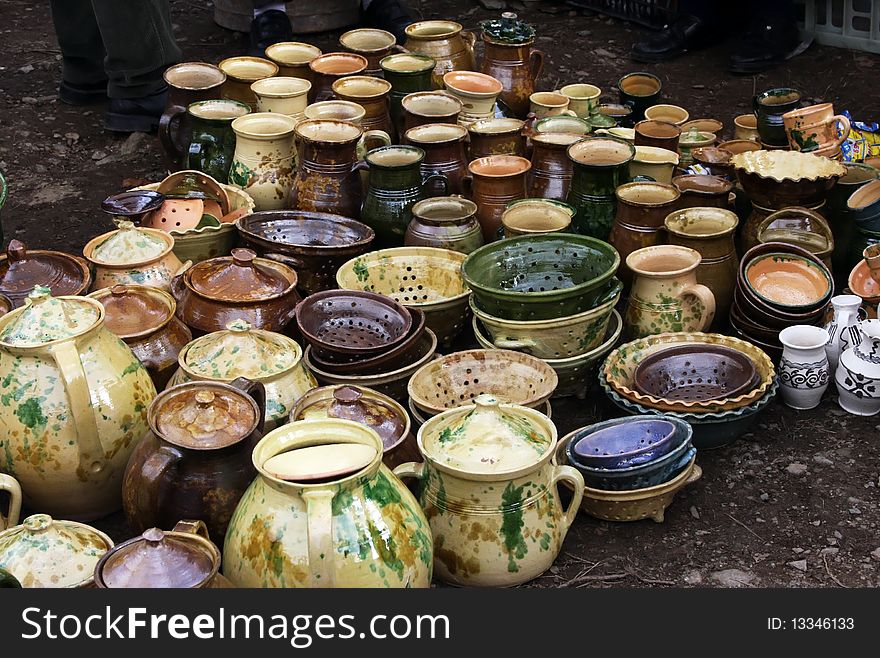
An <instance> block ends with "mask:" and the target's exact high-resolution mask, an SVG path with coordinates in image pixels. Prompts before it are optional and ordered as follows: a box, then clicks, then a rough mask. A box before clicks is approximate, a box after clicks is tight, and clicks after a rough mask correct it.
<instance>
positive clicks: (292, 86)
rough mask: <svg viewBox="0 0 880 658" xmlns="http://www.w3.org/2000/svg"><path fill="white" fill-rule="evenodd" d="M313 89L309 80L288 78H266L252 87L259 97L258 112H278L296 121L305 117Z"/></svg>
mask: <svg viewBox="0 0 880 658" xmlns="http://www.w3.org/2000/svg"><path fill="white" fill-rule="evenodd" d="M311 88H312V83H311V82H309V81H308V80H303V79H302V78H288V77H275V78H265V79H263V80H257V81H256V82H255V83H253V84H252V85H251V91H253V92H254V95H255V96H256V97H257V112H278V113H279V114H286V115H287V116H289V117H293V118H294V119H302V118H303V117H304V116H305V114H304V113H305V109H306V106H307V105H308V104H309V99H308V94H309V90H310V89H311Z"/></svg>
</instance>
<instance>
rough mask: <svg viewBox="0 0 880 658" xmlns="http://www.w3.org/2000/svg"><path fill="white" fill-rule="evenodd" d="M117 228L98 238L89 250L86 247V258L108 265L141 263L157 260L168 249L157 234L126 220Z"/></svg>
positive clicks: (166, 243)
mask: <svg viewBox="0 0 880 658" xmlns="http://www.w3.org/2000/svg"><path fill="white" fill-rule="evenodd" d="M117 226H119V228H118V229H117V230H116V231H111V232H110V233H107V234H105V235H103V236H102V237H101V238H98V240H97V241H96V242H95V243H93V244H92V248H91V250H90V249H89V248H88V246H86V249H85V256H86V258H88V259H90V260H93V261H96V262H99V263H107V264H109V265H127V264H129V263H143V262H147V261H151V260H155V259H157V258H159V257H160V256H161V255H162V254H164V253H165V252H166V251H168V249H169V247H170V245H169V244H168V242H167V241H166V240H164V239H162V237H161V236H160V235H159V234H157V233H153V232H151V231H149V230H147V229H143V228H138V227H137V226H135V225H134V224H133V223H132V222H129V221H127V220H123V221H120V222H119V223H118V224H117Z"/></svg>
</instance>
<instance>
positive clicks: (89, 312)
mask: <svg viewBox="0 0 880 658" xmlns="http://www.w3.org/2000/svg"><path fill="white" fill-rule="evenodd" d="M99 308H100V307H99V306H98V305H97V304H96V303H95V302H93V301H91V300H88V299H86V298H85V297H53V296H52V293H51V292H50V290H49V289H48V288H45V287H43V286H35V287H34V290H33V292H31V294H30V295H28V296H27V299H26V300H25V306H24V308H23V309H22V310H20V311H19V312H18V313H17V314H15V316H14V318H13V319H12V320H11V321H10V322H9V323H8V324H7V325H6V326H5V327H3V331H2V333H0V342H3V343H6V344H7V345H16V346H20V347H33V346H36V345H42V344H44V343H49V342H52V341H55V340H61V339H63V338H70V337H71V336H78V335H80V334H82V333H84V332H85V331H87V330H89V329H90V328H92V327H93V326H95V323H97V322H98V321H99V320H100V319H101V312H100V310H99Z"/></svg>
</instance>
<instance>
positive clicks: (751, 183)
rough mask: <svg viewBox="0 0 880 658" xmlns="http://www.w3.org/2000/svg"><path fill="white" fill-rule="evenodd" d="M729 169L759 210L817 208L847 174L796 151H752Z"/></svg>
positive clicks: (737, 157) (839, 166) (736, 158)
mask: <svg viewBox="0 0 880 658" xmlns="http://www.w3.org/2000/svg"><path fill="white" fill-rule="evenodd" d="M730 164H731V166H732V167H733V169H734V170H735V172H736V176H737V178H738V179H739V182H740V185H742V188H743V191H745V193H746V196H747V197H748V198H749V200H750V201H751V202H752V203H753V204H756V205H758V206H761V207H762V208H773V209H779V208H786V207H788V206H807V207H812V206H816V205H818V204H820V203H822V202H823V201H825V198H826V197H827V196H828V192H829V191H830V190H831V188H832V187H834V185H835V183H837V179H838V178H840V177H842V176H844V175H845V174H846V167H844V166H843V165H842V164H840V163H839V162H836V161H834V160H830V159H829V158H823V157H820V156H818V155H813V154H811V153H801V152H799V151H767V150H763V151H751V152H746V153H739V154H738V155H735V156H734V157H733V158H732V159H731V161H730Z"/></svg>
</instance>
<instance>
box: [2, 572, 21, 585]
mask: <svg viewBox="0 0 880 658" xmlns="http://www.w3.org/2000/svg"><path fill="white" fill-rule="evenodd" d="M7 588H10V589H21V583H20V582H18V579H17V578H16V577H15V576H13V575H12V574H11V573H9V572H8V571H6V569H0V589H7Z"/></svg>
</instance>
